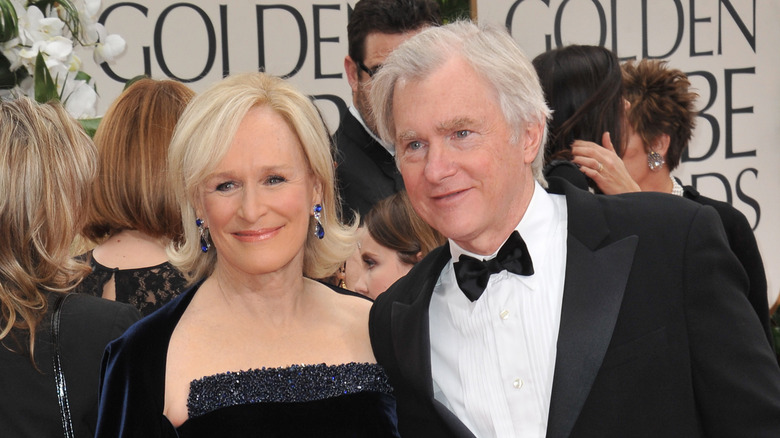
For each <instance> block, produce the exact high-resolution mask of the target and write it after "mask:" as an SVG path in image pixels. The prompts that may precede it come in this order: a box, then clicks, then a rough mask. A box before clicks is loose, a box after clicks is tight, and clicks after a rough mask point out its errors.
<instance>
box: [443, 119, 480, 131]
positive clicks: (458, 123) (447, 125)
mask: <svg viewBox="0 0 780 438" xmlns="http://www.w3.org/2000/svg"><path fill="white" fill-rule="evenodd" d="M475 123H476V121H475V120H474V119H472V118H470V117H456V118H454V119H450V120H445V121H443V122H441V123H439V124H438V125H437V126H436V132H438V133H441V134H447V133H449V132H452V131H457V130H459V129H463V128H466V127H469V126H474V124H475Z"/></svg>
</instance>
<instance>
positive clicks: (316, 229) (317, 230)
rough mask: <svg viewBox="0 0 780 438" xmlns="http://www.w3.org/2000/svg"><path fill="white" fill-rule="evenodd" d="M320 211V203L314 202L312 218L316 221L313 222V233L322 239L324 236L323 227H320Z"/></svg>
mask: <svg viewBox="0 0 780 438" xmlns="http://www.w3.org/2000/svg"><path fill="white" fill-rule="evenodd" d="M321 213H322V205H320V204H315V205H314V220H315V221H316V223H315V224H314V235H315V236H317V238H318V239H322V238H323V237H325V229H324V228H322V222H320V214H321Z"/></svg>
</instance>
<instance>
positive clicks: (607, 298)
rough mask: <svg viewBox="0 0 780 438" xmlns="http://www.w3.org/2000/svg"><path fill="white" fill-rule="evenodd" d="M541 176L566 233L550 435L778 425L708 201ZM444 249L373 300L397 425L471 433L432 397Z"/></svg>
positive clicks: (776, 380) (761, 353)
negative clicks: (435, 311) (558, 201)
mask: <svg viewBox="0 0 780 438" xmlns="http://www.w3.org/2000/svg"><path fill="white" fill-rule="evenodd" d="M550 186H551V187H550V190H549V191H550V192H551V193H563V194H565V195H566V202H567V210H568V238H567V256H566V257H567V260H566V278H565V284H564V295H563V305H562V310H561V323H560V331H559V335H558V342H557V358H556V363H555V373H554V377H553V387H552V399H551V402H550V409H549V420H548V427H547V436H548V437H549V438H562V437H593V438H605V437H621V438H625V437H631V438H634V437H664V438H670V437H685V438H691V437H704V436H707V437H714V436H723V437H751V438H753V437H780V368H778V364H777V361H776V360H775V359H774V357H773V353H772V351H771V349H770V347H769V345H768V344H767V342H766V337H765V336H764V334H763V332H762V328H761V325H760V324H759V322H758V320H757V318H756V316H755V314H754V313H753V310H752V308H751V306H750V304H749V302H748V301H747V299H746V298H745V290H746V288H747V287H748V284H747V278H746V275H745V272H744V270H743V269H742V267H741V266H740V264H739V262H738V261H737V259H736V257H735V256H734V254H733V253H732V252H731V251H730V250H729V248H728V243H727V241H726V236H725V233H724V231H723V226H722V225H721V222H720V220H719V219H718V216H717V213H716V212H715V210H713V209H712V208H710V207H703V206H700V205H698V204H695V203H693V202H690V201H688V200H685V199H682V198H679V197H675V196H672V195H664V194H658V193H636V194H626V195H614V196H599V195H592V194H590V193H588V192H586V191H583V190H579V189H576V188H574V187H573V186H571V185H570V184H568V183H566V182H564V181H563V180H560V179H558V178H551V181H550ZM531 257H532V258H533V254H531ZM449 260H450V254H449V250H448V247H447V246H446V245H445V246H444V247H441V248H438V249H437V250H435V251H433V252H431V253H430V254H429V255H428V256H427V257H426V258H425V259H424V260H422V261H421V262H420V263H418V264H417V265H416V266H415V267H414V268H413V269H412V271H411V272H410V273H409V274H408V275H407V276H406V277H404V278H402V279H400V280H399V281H397V282H396V283H395V284H394V285H393V286H392V287H390V289H388V291H387V292H385V293H384V294H382V295H380V296H379V297H378V298H377V300H376V302H375V303H374V306H373V307H372V309H371V317H370V322H369V330H370V334H371V343H372V346H373V348H374V353H375V355H376V358H377V360H378V361H379V363H380V364H382V365H383V366H384V367H385V368H386V370H387V373H388V375H389V376H390V383H391V384H392V385H393V386H394V388H395V395H396V398H397V402H398V420H399V429H400V432H401V435H402V436H404V437H412V438H414V437H437V436H442V437H444V436H448V437H451V436H464V437H467V436H472V434H471V433H470V431H469V430H468V429H467V428H466V427H465V426H464V425H463V424H462V423H461V422H460V421H458V419H457V418H455V416H454V415H453V414H452V413H451V412H450V411H449V410H448V409H447V408H446V407H444V406H443V405H442V404H441V403H439V402H438V401H435V400H434V399H433V386H432V378H431V353H430V334H429V325H428V306H429V303H430V299H431V294H432V292H433V288H434V286H435V284H436V281H437V279H438V277H439V274H440V273H441V270H442V269H443V267H444V266H445V265H446V264H447V262H448V261H449ZM488 293H489V292H488Z"/></svg>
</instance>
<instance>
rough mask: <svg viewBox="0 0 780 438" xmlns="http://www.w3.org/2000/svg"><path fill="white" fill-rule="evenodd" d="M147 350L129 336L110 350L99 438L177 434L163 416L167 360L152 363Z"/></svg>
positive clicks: (103, 372) (104, 369) (104, 367)
mask: <svg viewBox="0 0 780 438" xmlns="http://www.w3.org/2000/svg"><path fill="white" fill-rule="evenodd" d="M147 318H148V317H147ZM142 322H143V321H142ZM132 331H133V329H130V332H132ZM150 348H151V346H150ZM151 349H153V348H151ZM146 350H148V349H146V348H143V347H142V343H139V342H137V339H128V338H127V336H123V337H121V338H119V339H117V340H115V341H114V342H112V343H110V344H109V345H108V347H106V351H105V354H104V355H103V363H102V366H101V378H100V389H99V391H100V392H99V396H98V397H99V398H98V422H97V431H96V433H95V437H96V438H132V437H149V438H154V437H161V436H169V435H167V432H172V431H173V426H171V424H170V422H168V421H167V419H166V417H165V416H164V415H162V412H163V411H162V409H163V408H162V403H163V402H162V397H163V388H164V386H162V385H164V376H163V375H162V374H163V373H162V369H164V367H165V361H164V359H163V358H157V359H155V360H150V358H149V357H147V356H148V355H147V351H146ZM152 356H154V355H152ZM171 436H175V434H174V435H171Z"/></svg>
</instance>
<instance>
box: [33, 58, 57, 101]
mask: <svg viewBox="0 0 780 438" xmlns="http://www.w3.org/2000/svg"><path fill="white" fill-rule="evenodd" d="M34 76H35V101H36V102H40V103H45V102H48V101H50V100H58V99H59V96H58V95H57V83H56V82H55V81H54V79H52V78H51V73H49V69H48V68H47V67H46V61H44V59H43V53H41V52H38V56H37V57H36V58H35V75H34Z"/></svg>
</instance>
